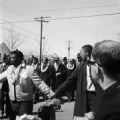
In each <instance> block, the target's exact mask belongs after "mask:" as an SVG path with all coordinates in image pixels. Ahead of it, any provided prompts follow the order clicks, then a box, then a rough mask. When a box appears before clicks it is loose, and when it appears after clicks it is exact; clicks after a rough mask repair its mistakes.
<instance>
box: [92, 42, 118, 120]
mask: <svg viewBox="0 0 120 120" xmlns="http://www.w3.org/2000/svg"><path fill="white" fill-rule="evenodd" d="M92 56H93V59H94V60H95V62H96V65H95V66H92V68H91V76H92V78H93V79H94V80H95V82H96V83H97V84H98V85H99V86H100V87H101V90H100V89H96V91H97V94H98V97H97V104H96V114H95V120H120V42H117V41H112V40H104V41H101V42H98V43H96V44H95V46H94V48H93V52H92ZM100 87H99V88H100Z"/></svg>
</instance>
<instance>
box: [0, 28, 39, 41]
mask: <svg viewBox="0 0 120 120" xmlns="http://www.w3.org/2000/svg"><path fill="white" fill-rule="evenodd" d="M0 27H1V28H3V29H5V30H7V31H10V32H11V30H10V29H9V28H6V27H3V26H0ZM12 32H14V33H17V34H19V35H21V36H23V37H26V38H29V39H31V40H35V41H36V40H37V41H38V39H33V38H31V37H29V36H26V35H24V34H20V33H18V32H15V31H12Z"/></svg>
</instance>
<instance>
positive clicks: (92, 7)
mask: <svg viewBox="0 0 120 120" xmlns="http://www.w3.org/2000/svg"><path fill="white" fill-rule="evenodd" d="M116 6H120V4H111V5H96V6H84V7H78V8H62V9H49V10H37V11H33V12H26V13H25V14H24V15H26V14H33V13H35V12H57V11H69V10H80V9H94V8H106V7H116Z"/></svg>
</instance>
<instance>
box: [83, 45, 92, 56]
mask: <svg viewBox="0 0 120 120" xmlns="http://www.w3.org/2000/svg"><path fill="white" fill-rule="evenodd" d="M82 49H83V50H84V51H85V52H88V54H89V55H91V53H92V49H93V47H92V45H90V44H87V45H84V46H82Z"/></svg>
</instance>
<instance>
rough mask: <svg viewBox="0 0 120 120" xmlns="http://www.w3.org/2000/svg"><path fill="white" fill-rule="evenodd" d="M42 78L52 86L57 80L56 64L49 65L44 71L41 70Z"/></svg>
mask: <svg viewBox="0 0 120 120" xmlns="http://www.w3.org/2000/svg"><path fill="white" fill-rule="evenodd" d="M40 78H41V79H42V80H44V82H45V83H46V84H47V85H48V86H49V87H50V86H52V84H53V82H55V70H54V66H52V65H49V66H48V69H47V70H46V71H44V72H42V71H41V72H40Z"/></svg>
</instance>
